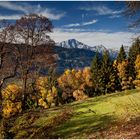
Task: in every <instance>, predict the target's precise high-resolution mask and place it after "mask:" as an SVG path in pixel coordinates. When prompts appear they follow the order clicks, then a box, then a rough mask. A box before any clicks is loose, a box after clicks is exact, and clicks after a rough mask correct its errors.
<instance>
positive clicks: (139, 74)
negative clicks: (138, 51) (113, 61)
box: [133, 55, 140, 87]
mask: <svg viewBox="0 0 140 140" xmlns="http://www.w3.org/2000/svg"><path fill="white" fill-rule="evenodd" d="M135 70H136V79H135V80H134V82H133V83H134V85H135V87H140V55H137V58H136V61H135Z"/></svg>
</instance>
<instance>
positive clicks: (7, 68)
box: [0, 20, 18, 100]
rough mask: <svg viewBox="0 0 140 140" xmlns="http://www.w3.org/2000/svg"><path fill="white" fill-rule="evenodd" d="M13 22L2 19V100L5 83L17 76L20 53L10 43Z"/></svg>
mask: <svg viewBox="0 0 140 140" xmlns="http://www.w3.org/2000/svg"><path fill="white" fill-rule="evenodd" d="M10 28H11V24H9V23H8V22H7V21H5V20H2V21H1V22H0V100H2V94H1V90H2V87H3V84H4V83H5V82H6V81H7V80H8V79H10V78H13V77H15V76H16V70H17V67H18V55H17V53H16V50H15V49H14V45H10V43H11V42H12V40H13V38H12V37H13V34H12V32H11V31H10Z"/></svg>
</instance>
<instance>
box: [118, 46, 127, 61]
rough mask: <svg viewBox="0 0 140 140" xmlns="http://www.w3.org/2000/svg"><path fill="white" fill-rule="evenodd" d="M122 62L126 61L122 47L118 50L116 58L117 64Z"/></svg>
mask: <svg viewBox="0 0 140 140" xmlns="http://www.w3.org/2000/svg"><path fill="white" fill-rule="evenodd" d="M124 60H126V53H125V50H124V47H123V45H122V46H121V48H120V51H119V54H118V57H117V62H119V63H120V62H122V61H124Z"/></svg>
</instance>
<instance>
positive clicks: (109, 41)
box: [51, 29, 136, 49]
mask: <svg viewBox="0 0 140 140" xmlns="http://www.w3.org/2000/svg"><path fill="white" fill-rule="evenodd" d="M135 36H136V35H135V34H134V33H132V32H114V33H111V32H103V31H93V32H89V31H87V32H86V31H84V32H82V31H80V29H79V31H78V30H73V31H71V32H69V31H64V30H62V29H55V30H54V33H52V34H51V37H52V39H54V41H55V42H61V41H64V40H68V39H71V38H75V39H77V40H79V41H81V42H83V43H85V44H87V45H90V46H95V45H100V44H102V45H104V46H105V47H107V48H116V49H118V48H120V47H121V45H122V44H123V45H128V46H130V45H131V43H132V39H133V37H135Z"/></svg>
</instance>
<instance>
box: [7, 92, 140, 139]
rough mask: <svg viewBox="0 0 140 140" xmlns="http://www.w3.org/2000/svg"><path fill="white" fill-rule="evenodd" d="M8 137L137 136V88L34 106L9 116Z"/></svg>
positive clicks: (139, 105)
mask: <svg viewBox="0 0 140 140" xmlns="http://www.w3.org/2000/svg"><path fill="white" fill-rule="evenodd" d="M7 131H8V133H7V134H8V136H7V137H8V138H140V91H139V90H131V91H124V92H119V93H114V94H109V95H104V96H100V97H95V98H89V99H87V100H85V101H79V102H74V103H71V104H67V105H65V106H61V107H54V108H51V109H48V110H35V111H33V110H32V111H29V112H26V113H24V114H20V115H19V116H18V117H17V118H11V120H9V124H8V127H7Z"/></svg>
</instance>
